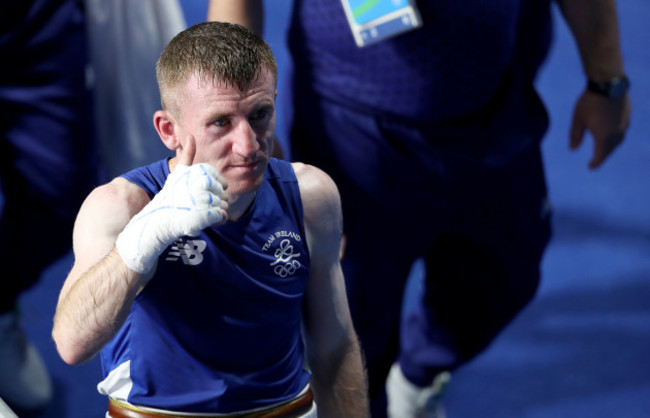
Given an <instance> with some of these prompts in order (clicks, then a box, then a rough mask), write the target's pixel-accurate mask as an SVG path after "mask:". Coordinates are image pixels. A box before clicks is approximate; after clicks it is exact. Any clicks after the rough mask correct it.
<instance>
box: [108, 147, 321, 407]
mask: <svg viewBox="0 0 650 418" xmlns="http://www.w3.org/2000/svg"><path fill="white" fill-rule="evenodd" d="M168 175H169V167H168V163H167V161H166V160H163V161H159V162H156V163H154V164H151V165H149V166H146V167H141V168H139V169H136V170H133V171H131V172H129V173H126V174H125V175H124V176H123V177H124V178H126V179H127V180H129V181H131V182H133V183H135V184H137V185H139V186H140V187H142V188H143V189H144V190H146V191H147V193H149V195H150V196H153V195H155V193H157V192H158V191H160V189H161V188H162V185H163V184H164V181H165V179H166V178H167V176H168ZM302 218H303V216H302V204H301V201H300V192H299V189H298V183H297V180H296V177H295V174H294V172H293V169H292V167H291V165H290V164H289V163H287V162H284V161H279V160H275V159H271V161H270V163H269V166H268V168H267V171H266V176H265V179H264V182H263V184H262V186H261V187H260V189H259V190H258V192H257V195H256V198H255V202H254V203H253V206H252V207H251V209H250V211H249V213H247V214H246V215H245V216H244V217H242V218H241V219H239V220H237V221H235V222H230V223H228V224H225V225H221V226H217V227H211V228H206V229H205V230H203V231H202V232H201V234H200V235H199V236H198V237H181V238H180V239H179V240H177V241H176V242H175V243H174V244H173V245H171V246H169V247H168V248H167V249H166V250H165V251H163V253H162V254H161V255H160V257H159V259H158V266H157V270H156V273H155V275H154V276H153V278H152V279H151V281H150V282H149V283H148V284H147V286H146V287H145V289H144V290H143V291H142V292H141V293H140V294H139V295H138V296H137V297H136V300H135V303H134V305H133V308H132V310H131V313H130V314H129V317H128V319H127V320H126V322H125V323H124V325H123V326H122V328H121V329H120V331H119V332H118V334H117V335H116V336H115V337H114V338H113V339H112V341H110V343H109V344H108V345H106V346H105V348H104V349H103V350H102V352H101V359H102V368H103V371H104V378H105V379H106V378H107V379H106V380H105V381H104V382H102V383H101V384H100V392H102V389H101V386H102V385H105V386H107V387H108V389H105V390H104V393H107V394H108V395H109V396H112V397H116V396H117V397H123V398H125V399H124V400H126V401H128V402H130V403H132V404H135V405H141V406H148V407H153V408H160V409H166V410H172V411H183V412H213V413H229V412H235V411H243V410H249V409H254V408H260V407H264V406H269V405H272V404H276V403H279V402H283V401H286V400H290V399H292V398H294V397H295V396H297V395H298V394H299V393H300V392H301V390H302V389H304V388H305V386H306V385H307V384H308V382H309V378H310V375H309V373H308V372H307V371H305V370H304V369H303V357H304V356H303V345H302V339H301V333H300V319H301V304H302V296H303V293H304V291H305V286H306V281H307V277H308V272H309V265H310V263H309V254H308V251H307V246H306V243H305V232H304V226H303V221H302ZM116 370H117V371H120V373H117V372H115V371H116ZM112 371H113V372H115V373H114V375H117V374H119V375H121V381H120V384H117V385H116V384H114V383H107V382H115V379H113V380H111V378H112V377H113V378H114V377H115V376H111V375H110V373H111V372H112ZM125 382H126V384H124V383H125ZM111 385H113V387H112V388H111ZM111 391H113V392H114V393H111Z"/></svg>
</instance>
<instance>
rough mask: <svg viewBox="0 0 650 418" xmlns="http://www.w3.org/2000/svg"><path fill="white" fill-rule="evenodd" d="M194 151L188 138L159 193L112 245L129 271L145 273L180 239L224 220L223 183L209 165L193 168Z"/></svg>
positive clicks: (226, 206)
mask: <svg viewBox="0 0 650 418" xmlns="http://www.w3.org/2000/svg"><path fill="white" fill-rule="evenodd" d="M195 152H196V143H195V141H194V138H192V137H190V138H188V140H187V144H186V147H185V148H184V149H183V151H182V152H181V153H180V155H179V156H178V157H177V158H178V164H177V165H176V167H175V168H174V171H172V173H171V174H170V175H169V176H168V177H167V180H166V181H165V185H164V186H163V188H162V190H161V191H160V192H159V193H158V194H157V195H156V196H155V197H154V198H153V200H151V202H149V203H148V204H147V205H146V206H145V207H144V208H143V209H142V210H141V211H140V212H139V213H138V214H137V215H135V216H134V217H133V218H132V219H131V221H130V222H129V223H128V224H127V225H126V227H125V228H124V230H123V231H122V232H121V233H120V235H119V236H118V237H117V241H116V243H115V245H116V247H117V249H118V251H119V253H120V256H121V257H122V259H123V260H124V262H125V263H126V265H127V266H128V267H129V268H130V269H131V270H134V271H137V272H138V273H142V274H144V273H146V272H148V271H149V270H151V268H152V267H153V265H154V264H155V262H156V260H157V259H158V256H159V255H160V254H161V253H162V252H163V251H164V250H165V248H167V246H169V245H170V244H171V243H173V242H174V241H176V240H177V239H178V238H179V237H181V236H184V235H187V236H196V235H198V234H199V233H200V232H201V230H202V229H204V228H206V227H208V226H210V225H215V224H219V223H222V222H225V221H226V219H227V214H226V209H227V208H228V204H227V203H226V200H225V199H226V194H225V191H224V189H225V187H224V186H225V180H224V179H223V178H222V177H221V176H220V175H219V174H218V173H217V170H215V168H214V167H212V166H211V165H209V164H205V163H201V164H195V165H192V161H193V160H194V154H195Z"/></svg>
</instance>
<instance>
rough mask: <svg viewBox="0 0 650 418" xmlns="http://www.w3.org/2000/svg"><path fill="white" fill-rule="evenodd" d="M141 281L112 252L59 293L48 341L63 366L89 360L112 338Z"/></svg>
mask: <svg viewBox="0 0 650 418" xmlns="http://www.w3.org/2000/svg"><path fill="white" fill-rule="evenodd" d="M141 279H142V276H141V275H140V274H138V273H136V272H134V271H133V270H130V269H129V268H128V267H127V266H126V264H124V262H123V260H122V258H121V257H120V255H119V253H118V252H117V250H116V249H115V248H113V250H112V251H111V252H110V253H108V254H107V255H106V257H104V258H103V259H102V260H101V261H100V262H98V263H97V264H96V265H95V266H93V267H91V268H90V269H89V270H88V271H87V272H85V273H83V274H82V275H81V276H80V277H79V278H78V279H77V280H76V281H74V283H73V284H72V285H71V286H70V288H64V289H63V290H62V292H61V295H60V297H59V301H58V304H57V308H56V314H55V316H54V326H53V329H52V337H53V339H54V341H55V343H56V345H57V349H58V351H59V354H60V355H61V358H63V360H64V361H65V362H66V363H69V364H79V363H83V362H85V361H87V360H89V359H91V358H92V357H93V356H95V355H96V354H97V352H99V350H100V349H101V348H102V347H103V346H104V345H105V344H106V343H107V342H108V341H109V340H110V339H111V338H112V337H113V336H114V335H115V333H116V332H117V331H118V329H119V328H120V327H121V325H122V324H123V323H124V320H125V319H126V317H127V315H128V313H129V311H130V309H131V306H132V305H133V300H134V299H135V296H136V294H137V292H138V290H139V288H140V287H141V286H142V284H141Z"/></svg>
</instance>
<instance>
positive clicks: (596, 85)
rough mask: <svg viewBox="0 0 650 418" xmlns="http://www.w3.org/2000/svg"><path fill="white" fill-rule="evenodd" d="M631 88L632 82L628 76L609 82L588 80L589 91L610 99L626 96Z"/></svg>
mask: <svg viewBox="0 0 650 418" xmlns="http://www.w3.org/2000/svg"><path fill="white" fill-rule="evenodd" d="M629 88H630V80H629V79H628V78H627V77H626V76H624V75H623V76H620V77H614V78H612V79H611V80H608V81H595V80H587V90H588V91H591V92H594V93H598V94H600V95H603V96H605V97H608V98H610V99H618V98H619V97H623V96H625V93H627V91H628V89H629Z"/></svg>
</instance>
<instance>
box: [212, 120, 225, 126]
mask: <svg viewBox="0 0 650 418" xmlns="http://www.w3.org/2000/svg"><path fill="white" fill-rule="evenodd" d="M214 124H215V125H217V126H226V125H228V119H217V120H215V121H214Z"/></svg>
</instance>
